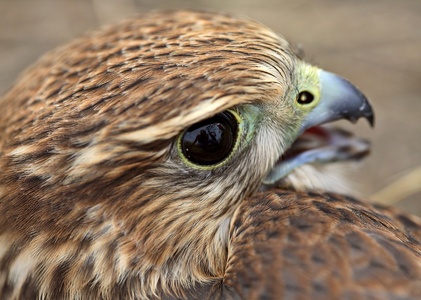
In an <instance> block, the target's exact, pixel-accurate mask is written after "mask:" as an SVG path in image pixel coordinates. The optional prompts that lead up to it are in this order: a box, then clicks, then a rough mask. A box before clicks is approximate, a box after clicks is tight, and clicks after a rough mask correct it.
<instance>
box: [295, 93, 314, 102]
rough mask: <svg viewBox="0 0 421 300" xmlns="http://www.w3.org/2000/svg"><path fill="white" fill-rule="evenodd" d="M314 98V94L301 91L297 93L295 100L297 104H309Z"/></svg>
mask: <svg viewBox="0 0 421 300" xmlns="http://www.w3.org/2000/svg"><path fill="white" fill-rule="evenodd" d="M313 100H314V95H313V94H312V93H310V92H308V91H302V92H300V93H299V94H298V95H297V102H298V103H299V104H303V105H304V104H310V103H311V102H313Z"/></svg>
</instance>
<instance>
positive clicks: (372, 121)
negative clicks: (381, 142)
mask: <svg viewBox="0 0 421 300" xmlns="http://www.w3.org/2000/svg"><path fill="white" fill-rule="evenodd" d="M366 119H367V121H368V123H369V124H370V127H371V128H374V123H375V122H374V114H370V115H369V116H367V117H366Z"/></svg>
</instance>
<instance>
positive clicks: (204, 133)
mask: <svg viewBox="0 0 421 300" xmlns="http://www.w3.org/2000/svg"><path fill="white" fill-rule="evenodd" d="M237 129H238V125H237V121H236V119H235V118H234V116H232V114H230V113H229V112H224V113H220V114H217V115H216V116H214V117H212V118H209V119H207V120H204V121H202V122H199V123H197V124H195V125H193V126H191V127H190V128H189V129H187V131H186V132H185V133H184V135H183V136H182V137H181V150H182V151H183V154H184V156H185V157H186V158H187V159H188V160H190V161H191V162H193V163H195V164H199V165H205V166H209V165H214V164H217V163H219V162H221V161H223V160H224V159H225V158H227V157H228V156H229V155H230V154H231V151H232V149H233V148H234V145H235V141H236V139H237Z"/></svg>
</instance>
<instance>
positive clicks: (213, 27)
mask: <svg viewBox="0 0 421 300" xmlns="http://www.w3.org/2000/svg"><path fill="white" fill-rule="evenodd" d="M1 107H2V110H1V112H0V170H1V171H0V197H1V201H0V245H1V246H0V271H1V273H2V276H1V277H0V291H1V290H3V292H4V291H9V292H10V291H12V292H10V293H11V294H8V295H21V294H22V293H25V292H26V293H28V291H32V292H33V293H34V295H41V296H42V297H45V298H46V299H56V298H60V297H64V296H66V297H69V298H79V297H80V298H82V299H83V297H84V296H86V295H91V299H93V298H94V297H93V296H92V295H96V296H97V297H104V298H107V297H108V296H109V295H118V293H119V291H120V292H121V291H122V290H124V291H129V293H130V295H131V296H132V297H151V296H153V295H158V294H159V293H161V292H168V293H175V294H177V291H178V290H179V288H180V287H185V286H189V285H192V284H194V283H198V282H202V283H203V282H208V281H211V280H214V279H216V278H220V277H221V276H222V275H223V274H224V270H225V263H226V257H227V251H228V250H227V249H228V248H229V238H228V232H229V228H230V226H231V220H232V218H233V215H234V214H235V212H236V209H237V207H238V206H239V204H240V203H242V202H244V201H247V199H248V197H250V196H251V195H253V194H255V193H257V192H258V191H260V190H262V189H272V188H274V187H277V188H279V187H281V188H288V189H292V190H310V189H318V188H329V184H326V183H328V182H329V181H326V180H323V176H324V174H323V172H320V168H323V167H322V166H324V165H326V164H327V163H330V162H334V161H343V160H349V159H355V158H359V157H362V156H364V155H365V154H367V153H368V145H367V143H366V142H364V141H362V140H359V139H357V138H355V137H353V136H352V135H350V134H349V133H347V132H344V131H340V130H336V129H332V128H331V129H329V128H325V127H322V126H320V124H322V123H326V122H330V121H334V120H338V119H343V118H344V119H348V120H351V121H353V122H355V121H356V120H357V119H359V118H360V117H364V118H367V119H368V121H369V122H370V123H371V124H373V112H372V110H371V107H370V104H369V102H368V101H367V99H366V98H365V97H364V96H363V95H362V94H361V92H359V90H358V89H357V88H356V87H355V86H353V85H352V84H350V83H349V82H348V81H346V80H345V79H343V78H341V77H339V76H337V75H334V74H332V73H329V72H326V71H323V70H321V69H319V68H317V67H314V66H312V65H309V64H307V63H305V62H304V61H303V60H301V59H300V58H299V57H298V56H297V55H296V54H295V52H294V50H293V48H292V47H291V46H290V45H289V44H288V42H287V41H285V40H284V39H283V38H282V37H280V36H279V35H277V34H276V33H274V32H273V31H271V30H270V29H268V28H266V27H265V26H263V25H261V24H259V23H256V22H253V21H251V20H248V19H242V18H236V17H232V16H229V15H223V14H213V13H205V12H192V11H171V12H152V13H146V14H143V15H140V16H139V17H138V18H135V19H131V20H127V21H124V22H121V23H119V24H117V25H114V26H111V27H108V28H104V29H102V30H100V31H97V32H94V33H91V34H88V35H86V36H84V37H82V38H79V39H78V40H76V41H74V42H72V43H70V44H68V45H66V46H64V47H61V48H58V49H56V50H54V51H52V52H50V53H48V54H47V55H46V56H44V57H43V58H42V59H41V60H39V61H38V62H37V63H36V64H34V65H33V66H32V67H30V68H29V69H28V70H27V71H26V72H24V73H23V74H22V75H21V77H20V78H19V79H18V81H17V82H16V84H15V85H14V86H13V87H12V88H11V89H10V90H9V92H8V93H7V94H6V95H5V96H4V98H3V99H2V100H1ZM303 168H304V169H303ZM313 169H314V170H316V169H319V171H318V172H319V173H317V174H318V175H317V176H315V173H314V172H313V171H312V170H313ZM299 170H301V171H299ZM302 170H306V171H305V172H303V171H302ZM297 172H301V173H297ZM297 174H299V175H297ZM107 295H108V296H107ZM88 298H89V297H88Z"/></svg>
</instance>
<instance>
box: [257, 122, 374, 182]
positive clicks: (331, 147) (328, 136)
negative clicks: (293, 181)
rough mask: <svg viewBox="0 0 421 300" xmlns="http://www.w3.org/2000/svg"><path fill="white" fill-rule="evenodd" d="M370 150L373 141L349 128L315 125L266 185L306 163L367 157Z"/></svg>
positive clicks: (286, 157)
mask: <svg viewBox="0 0 421 300" xmlns="http://www.w3.org/2000/svg"><path fill="white" fill-rule="evenodd" d="M369 152H370V145H369V143H368V142H367V141H366V140H363V139H359V138H356V137H355V136H353V135H352V134H351V133H349V132H348V131H345V130H342V129H338V128H332V127H322V126H315V127H311V128H309V129H307V130H306V131H305V132H304V133H303V134H302V135H301V136H300V137H299V138H298V139H297V140H296V141H295V142H294V144H292V146H291V147H290V148H289V149H288V150H287V151H286V153H285V154H284V155H283V156H282V157H281V159H280V160H279V161H278V163H277V164H276V165H275V166H274V167H273V169H272V171H270V172H269V174H268V175H267V176H266V178H265V180H264V181H263V184H265V185H272V184H275V183H276V182H277V181H279V180H280V179H282V178H283V177H285V176H286V175H288V174H289V173H290V172H291V171H293V170H294V169H295V168H297V167H299V166H300V165H303V164H326V163H332V162H337V161H347V160H356V159H361V158H363V157H365V156H366V155H367V154H368V153H369Z"/></svg>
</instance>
